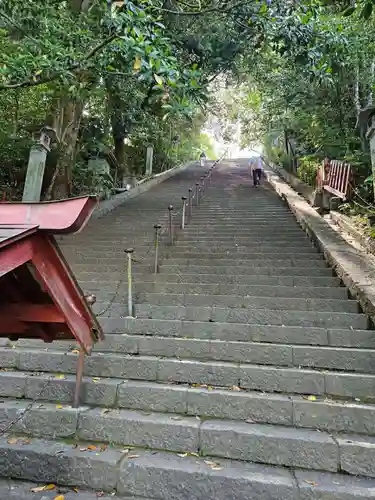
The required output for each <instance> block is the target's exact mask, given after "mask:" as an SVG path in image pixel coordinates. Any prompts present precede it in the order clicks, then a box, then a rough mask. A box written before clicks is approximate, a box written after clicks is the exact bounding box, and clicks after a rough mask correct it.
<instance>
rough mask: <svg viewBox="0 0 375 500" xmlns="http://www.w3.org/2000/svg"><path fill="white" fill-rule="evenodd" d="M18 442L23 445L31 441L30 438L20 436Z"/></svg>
mask: <svg viewBox="0 0 375 500" xmlns="http://www.w3.org/2000/svg"><path fill="white" fill-rule="evenodd" d="M18 442H19V443H20V444H24V445H26V444H31V443H32V441H31V439H27V438H21V439H19V440H18Z"/></svg>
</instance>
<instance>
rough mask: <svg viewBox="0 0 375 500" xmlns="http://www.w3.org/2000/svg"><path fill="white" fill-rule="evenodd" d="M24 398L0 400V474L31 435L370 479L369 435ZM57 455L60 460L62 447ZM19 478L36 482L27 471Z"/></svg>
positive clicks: (373, 451)
mask: <svg viewBox="0 0 375 500" xmlns="http://www.w3.org/2000/svg"><path fill="white" fill-rule="evenodd" d="M30 403H31V401H23V402H20V401H16V402H12V401H4V402H1V403H0V420H1V425H2V428H8V427H9V426H10V425H11V426H12V427H11V431H10V432H9V433H8V435H7V438H8V439H7V440H5V439H2V438H0V450H1V451H0V453H1V455H2V456H3V457H5V461H3V462H2V463H0V474H1V475H2V476H8V477H16V476H15V475H14V471H13V473H12V471H11V470H10V469H9V467H10V466H13V467H14V468H15V469H16V470H17V469H18V467H19V466H18V467H17V466H16V463H15V462H14V459H15V458H16V457H17V455H18V454H19V451H18V450H19V449H20V447H23V453H25V455H26V456H27V450H28V449H29V450H30V449H32V450H33V451H34V453H35V449H37V447H36V446H35V445H36V440H37V439H36V438H40V439H41V438H43V440H42V439H41V440H42V441H44V442H45V440H46V439H70V440H71V439H73V440H77V443H79V444H78V446H80V448H79V451H80V452H81V449H82V445H83V446H84V443H98V445H97V446H95V445H91V446H92V447H93V448H94V450H93V451H95V456H100V455H101V453H103V452H105V451H106V450H103V451H102V448H104V447H103V443H104V444H109V443H110V444H111V445H113V444H115V445H122V446H132V447H133V446H135V447H137V448H138V447H140V448H146V449H159V450H168V451H172V452H180V453H183V454H184V453H195V454H198V453H199V454H200V455H201V456H207V457H219V458H227V459H234V460H241V461H249V462H255V463H261V464H267V465H278V466H284V467H296V468H304V469H309V470H319V471H330V472H338V471H339V470H341V471H344V472H346V473H349V474H353V475H366V476H368V477H375V470H374V468H373V462H374V459H375V439H374V438H371V437H368V436H357V435H350V436H348V435H345V434H338V435H335V436H334V437H331V436H330V435H329V434H328V433H326V432H324V431H316V430H310V429H303V428H292V427H285V426H278V425H274V424H256V423H252V422H251V421H249V422H241V421H231V420H207V421H203V420H201V419H200V418H196V417H187V416H183V415H176V414H164V413H144V412H139V411H135V410H120V409H104V410H103V409H99V408H98V409H90V408H84V407H81V408H79V409H74V408H71V407H64V406H63V405H54V404H49V403H43V404H38V405H33V406H32V407H31V408H30ZM56 406H57V407H58V408H56ZM60 406H62V408H60ZM27 408H28V410H27ZM12 424H13V425H12ZM14 435H16V436H17V437H13V436H14ZM19 436H22V437H21V438H20V437H19ZM29 436H30V437H33V439H32V441H30V443H29V442H27V441H26V440H27V437H29ZM23 437H24V439H22V438H23ZM25 438H26V440H25ZM13 441H16V442H15V443H14V442H13ZM25 441H26V444H25ZM21 443H22V444H21ZM100 445H102V448H100ZM55 446H56V444H55ZM86 449H87V448H86ZM70 450H72V445H70ZM96 450H97V451H96ZM17 451H18V453H17ZM85 452H86V450H85V451H82V453H85ZM96 453H98V454H99V455H97V454H96ZM25 455H24V456H25ZM58 455H59V457H61V452H60V453H58ZM93 455H94V454H93ZM124 455H125V456H126V453H124ZM128 456H130V451H129V452H128ZM28 458H29V460H30V459H31V457H30V456H29V457H28ZM4 462H5V463H4ZM39 464H40V462H39ZM23 472H24V471H23ZM48 472H49V473H51V471H50V470H49V471H48ZM23 478H25V479H30V480H33V479H34V478H32V477H27V475H24V476H23ZM38 480H39V481H40V480H41V479H40V478H39V479H38ZM99 480H100V479H99ZM107 480H108V478H107ZM57 482H60V481H57ZM87 486H89V485H87Z"/></svg>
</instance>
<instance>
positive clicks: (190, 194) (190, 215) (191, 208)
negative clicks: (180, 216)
mask: <svg viewBox="0 0 375 500" xmlns="http://www.w3.org/2000/svg"><path fill="white" fill-rule="evenodd" d="M188 210H189V214H188V215H189V222H190V221H191V218H192V216H193V189H192V188H189V199H188Z"/></svg>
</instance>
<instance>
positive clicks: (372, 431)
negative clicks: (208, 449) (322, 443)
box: [0, 371, 375, 435]
mask: <svg viewBox="0 0 375 500" xmlns="http://www.w3.org/2000/svg"><path fill="white" fill-rule="evenodd" d="M74 387H75V377H74V375H65V376H64V377H63V378H61V376H60V377H59V378H57V377H53V378H51V377H50V376H49V375H48V374H43V373H40V374H38V375H33V376H32V374H30V373H26V372H13V371H9V372H2V374H1V376H0V397H1V398H25V399H29V400H32V401H34V400H35V401H36V403H35V405H36V407H38V406H39V405H40V404H42V406H43V402H44V401H48V402H50V403H55V404H62V405H68V406H69V405H70V404H71V403H72V401H73V395H74ZM43 388H45V389H44V391H42V389H43ZM308 398H310V399H308ZM5 401H8V400H4V402H5ZM4 402H3V403H4ZM14 402H15V403H16V402H17V405H18V404H19V403H21V404H23V402H22V401H20V400H16V401H14ZM81 403H82V405H84V406H91V407H92V406H95V407H97V406H99V407H105V408H123V409H128V410H139V411H146V412H147V411H148V412H150V411H151V412H162V413H179V414H186V415H189V416H193V417H195V416H197V415H198V416H200V417H203V418H218V419H229V420H243V421H246V420H251V421H253V422H254V423H263V424H264V423H267V424H276V425H285V426H295V427H303V428H311V429H318V430H323V431H328V432H347V433H356V434H367V435H375V419H374V416H375V406H374V405H371V404H364V403H360V402H357V401H354V400H347V401H345V400H333V399H326V397H325V396H323V397H321V398H320V397H319V396H316V399H315V400H313V396H305V397H303V396H296V395H288V394H276V393H261V392H254V391H250V390H244V389H240V388H239V387H238V386H233V388H231V389H230V390H228V389H224V388H220V387H215V386H207V385H205V384H203V385H195V386H194V387H193V386H189V385H183V384H178V385H174V384H163V383H160V382H159V383H156V382H147V381H133V380H123V379H106V378H104V379H99V380H97V379H94V380H93V379H92V378H88V377H84V379H83V385H82V398H81ZM0 409H1V403H0ZM54 409H55V410H56V408H54ZM2 425H3V424H1V419H0V426H2Z"/></svg>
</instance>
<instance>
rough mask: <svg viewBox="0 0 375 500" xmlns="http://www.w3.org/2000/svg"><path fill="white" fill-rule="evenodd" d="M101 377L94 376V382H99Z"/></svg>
mask: <svg viewBox="0 0 375 500" xmlns="http://www.w3.org/2000/svg"><path fill="white" fill-rule="evenodd" d="M100 380H101V379H100V378H99V377H94V378H93V379H92V381H93V382H94V384H96V383H97V382H99V381H100Z"/></svg>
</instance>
